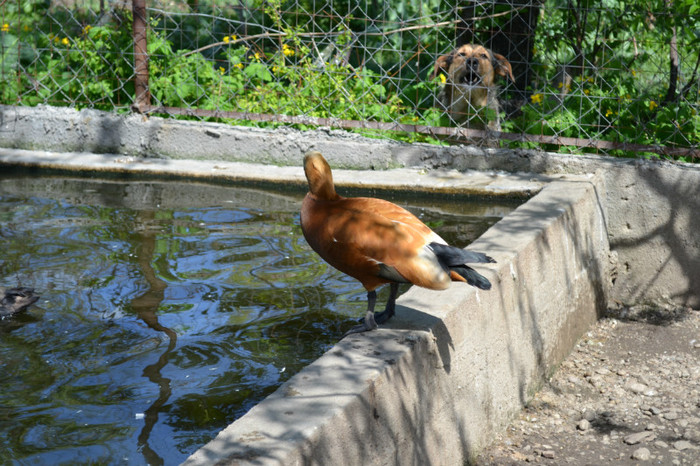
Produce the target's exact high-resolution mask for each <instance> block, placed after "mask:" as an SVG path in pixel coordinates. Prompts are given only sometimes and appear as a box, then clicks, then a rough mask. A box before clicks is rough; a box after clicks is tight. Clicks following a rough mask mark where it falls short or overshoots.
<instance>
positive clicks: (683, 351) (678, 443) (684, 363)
mask: <svg viewBox="0 0 700 466" xmlns="http://www.w3.org/2000/svg"><path fill="white" fill-rule="evenodd" d="M523 463H537V464H551V465H576V466H578V465H581V466H583V465H601V464H616V465H617V464H621V465H626V464H630V465H631V464H635V465H636V464H639V465H644V464H663V465H698V466H700V311H697V310H691V309H648V308H646V309H628V308H624V309H620V310H616V311H610V313H609V315H608V316H606V317H605V318H603V319H601V320H600V321H598V322H597V324H596V325H595V326H594V327H593V328H592V329H591V330H590V331H589V332H588V333H587V334H586V335H584V337H583V338H582V339H581V340H580V341H579V343H578V344H577V346H576V347H575V348H574V350H573V352H572V353H571V354H570V355H569V357H568V358H567V359H566V360H565V361H564V362H563V363H562V365H561V366H560V368H559V370H558V371H557V372H556V373H555V375H554V376H553V377H552V379H551V380H550V381H549V382H548V383H547V384H546V385H545V386H544V387H543V389H542V390H541V391H540V392H539V393H538V394H537V395H536V396H535V398H534V400H533V401H532V402H531V403H530V404H529V405H528V406H527V407H526V408H525V409H524V410H523V411H522V413H521V414H520V416H519V418H517V419H516V420H514V421H513V422H512V423H511V424H510V426H509V427H508V428H507V430H506V431H505V432H504V433H503V434H502V435H500V436H498V437H497V438H496V439H495V441H494V443H493V444H492V445H491V447H489V448H488V449H487V450H486V451H484V452H482V453H481V455H479V457H478V458H477V461H476V464H478V465H511V464H523Z"/></svg>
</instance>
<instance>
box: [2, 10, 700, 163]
mask: <svg viewBox="0 0 700 466" xmlns="http://www.w3.org/2000/svg"><path fill="white" fill-rule="evenodd" d="M144 1H145V0H135V1H134V2H133V3H134V4H132V2H123V1H112V0H91V1H84V0H45V1H31V0H4V1H2V0H0V73H1V79H0V99H1V103H3V104H9V105H29V106H32V105H38V104H48V105H56V106H72V107H78V108H84V107H90V108H98V109H103V110H108V111H118V112H125V111H131V110H134V109H135V110H138V111H141V112H145V113H148V114H158V115H167V116H172V117H175V118H200V119H204V120H216V121H226V122H232V123H235V124H248V125H266V126H271V125H272V126H274V125H294V126H296V127H302V128H303V127H307V126H314V125H322V126H332V127H340V128H346V129H350V130H353V131H359V132H362V133H366V134H369V135H373V136H382V137H392V138H395V139H400V140H406V141H427V142H435V143H443V144H444V143H449V142H451V141H459V140H463V139H469V140H472V141H484V140H486V141H490V142H493V140H495V139H499V140H500V144H501V145H504V146H511V147H533V146H540V147H543V148H545V149H554V150H560V151H561V150H572V151H577V152H580V151H590V152H598V153H610V154H615V155H629V154H631V153H635V152H637V153H642V154H658V155H664V156H672V157H675V158H678V159H681V160H687V161H692V160H697V159H698V158H700V149H699V147H700V116H699V115H698V113H699V111H700V85H699V81H700V79H699V67H700V6H698V5H696V1H695V0H646V1H642V2H624V1H622V0H608V1H606V2H591V1H585V0H568V1H564V0H541V1H540V0H494V1H490V2H477V1H470V2H454V1H447V2H446V1H437V0H427V1H426V0H408V1H405V0H401V1H399V0H385V1H381V0H352V1H351V0H286V1H285V0H269V1H261V0H240V1H239V2H236V3H233V2H226V1H221V0H191V1H188V2H176V1H170V2H165V1H160V0H159V1H155V0H153V1H150V0H149V2H148V3H147V4H145V3H144ZM463 44H478V45H482V46H484V47H485V48H486V49H488V50H487V51H486V53H490V54H491V55H490V56H488V60H487V61H486V62H484V63H482V62H480V61H479V60H482V58H483V57H481V55H479V53H481V51H482V49H480V48H478V49H477V48H469V50H467V51H466V53H465V49H464V48H462V49H460V50H459V53H455V54H452V55H451V53H452V51H453V50H455V49H456V48H457V47H458V46H461V45H463ZM479 63H481V64H479ZM436 64H437V66H436ZM489 66H491V67H495V70H494V72H492V73H491V74H489V73H488V71H489V70H488V69H487V68H488V67H489ZM484 67H485V68H484ZM460 70H461V71H460ZM465 73H466V77H465ZM484 92H486V94H488V96H487V98H485V99H479V98H476V97H475V96H477V95H482V94H483V93H484ZM486 94H483V95H486ZM460 99H461V102H462V104H461V106H460V105H458V103H459V102H460ZM457 107H459V108H457ZM494 122H497V124H494Z"/></svg>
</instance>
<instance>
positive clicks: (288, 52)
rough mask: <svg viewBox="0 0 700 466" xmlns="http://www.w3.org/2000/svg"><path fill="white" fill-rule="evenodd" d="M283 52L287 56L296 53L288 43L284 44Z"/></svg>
mask: <svg viewBox="0 0 700 466" xmlns="http://www.w3.org/2000/svg"><path fill="white" fill-rule="evenodd" d="M282 53H283V54H284V56H285V57H291V56H292V55H294V49H293V48H291V47H290V46H288V45H287V44H282Z"/></svg>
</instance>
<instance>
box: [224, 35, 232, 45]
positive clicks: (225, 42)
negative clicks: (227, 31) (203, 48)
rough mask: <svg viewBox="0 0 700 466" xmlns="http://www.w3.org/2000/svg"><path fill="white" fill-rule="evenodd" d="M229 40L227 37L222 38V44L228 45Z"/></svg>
mask: <svg viewBox="0 0 700 466" xmlns="http://www.w3.org/2000/svg"><path fill="white" fill-rule="evenodd" d="M229 40H231V38H230V37H229V36H225V37H224V44H228V41H229Z"/></svg>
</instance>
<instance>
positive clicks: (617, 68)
mask: <svg viewBox="0 0 700 466" xmlns="http://www.w3.org/2000/svg"><path fill="white" fill-rule="evenodd" d="M592 6H593V5H592V4H591V2H590V1H589V0H578V1H573V2H570V1H566V2H564V1H563V0H554V1H551V2H548V3H547V4H546V6H545V7H544V8H545V11H546V12H547V14H546V15H543V16H542V17H541V18H540V22H539V24H538V28H537V32H536V46H535V60H534V61H535V63H539V64H541V65H535V66H533V69H534V71H535V75H536V76H538V79H537V80H536V81H535V82H534V83H533V89H532V94H531V102H529V105H526V106H525V107H524V108H523V115H522V116H521V117H520V118H518V119H515V120H514V121H509V122H506V124H505V128H506V129H507V130H508V131H515V132H527V133H531V134H543V135H557V136H564V137H577V138H591V139H602V140H607V141H615V142H627V143H635V144H651V145H654V144H658V145H666V146H679V147H688V146H691V145H693V144H695V145H697V144H699V143H700V137H699V134H700V120H699V119H698V109H699V107H700V105H699V104H700V102H699V101H698V92H700V89H699V88H698V76H697V74H696V72H697V65H696V60H698V59H700V57H699V56H698V52H697V50H698V49H699V46H700V16H698V15H697V14H695V15H694V14H693V12H695V13H696V12H697V11H698V8H699V7H698V6H697V2H695V1H694V0H673V2H671V3H667V2H666V1H665V0H646V1H644V2H632V3H630V2H623V1H618V0H607V1H605V2H603V3H602V4H601V5H597V6H596V7H595V8H592ZM674 28H675V30H676V34H677V42H678V48H679V50H678V54H679V57H680V63H679V78H678V81H677V82H676V83H675V89H676V92H675V94H674V95H672V96H669V95H668V92H669V88H670V87H671V85H672V83H671V82H669V78H670V73H669V63H670V45H669V44H670V42H671V38H672V35H673V29H674ZM620 155H624V154H621V153H620Z"/></svg>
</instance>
